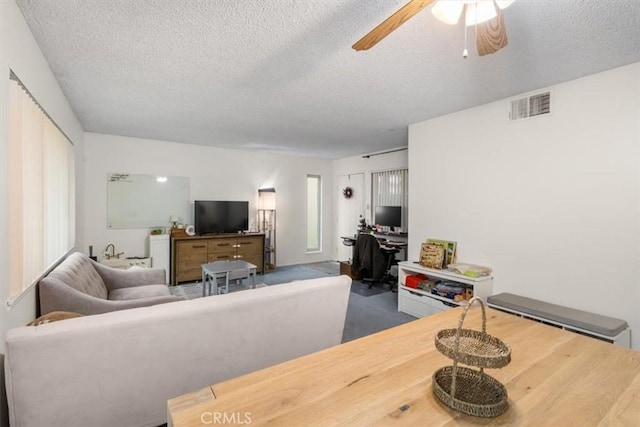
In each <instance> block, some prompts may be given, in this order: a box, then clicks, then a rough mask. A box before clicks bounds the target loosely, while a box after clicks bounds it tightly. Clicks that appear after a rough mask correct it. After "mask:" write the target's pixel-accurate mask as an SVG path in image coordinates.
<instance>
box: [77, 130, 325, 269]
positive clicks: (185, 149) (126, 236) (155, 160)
mask: <svg viewBox="0 0 640 427" xmlns="http://www.w3.org/2000/svg"><path fill="white" fill-rule="evenodd" d="M84 160H85V162H84V184H85V198H84V200H85V203H84V211H83V215H84V218H85V230H84V237H85V238H84V243H83V247H82V251H83V252H85V253H86V252H88V245H93V246H94V251H97V253H98V254H101V253H102V251H103V250H104V248H105V246H106V245H107V244H109V243H113V244H115V246H116V250H117V251H118V252H122V251H124V252H125V253H126V255H127V256H140V255H146V254H148V246H147V245H148V233H149V230H148V229H120V230H113V229H107V174H109V173H131V174H150V175H166V176H182V177H188V178H190V181H191V194H190V200H191V203H192V204H193V201H194V200H247V201H249V215H250V222H256V221H257V219H256V218H257V213H256V209H257V199H258V189H259V188H262V187H274V188H275V189H276V203H277V206H276V207H277V210H276V212H277V224H276V233H277V234H276V245H277V247H276V261H277V264H278V265H281V266H282V265H290V264H300V263H308V262H316V261H324V260H327V259H330V258H331V252H332V249H333V246H332V242H331V238H330V236H331V235H332V227H331V221H330V218H331V215H332V199H331V197H330V195H331V188H332V187H333V185H332V180H333V177H332V169H331V166H332V162H331V161H330V160H325V159H310V158H303V157H294V156H284V155H276V154H265V153H259V152H254V151H241V150H230V149H222V148H213V147H205V146H200V145H191V144H177V143H173V142H164V141H156V140H147V139H139V138H128V137H120V136H112V135H102V134H93V133H87V134H85V159H84ZM307 174H317V175H321V176H322V181H323V212H324V217H323V221H324V230H323V236H322V237H323V243H324V245H323V251H322V252H320V253H313V254H307V253H306V175H307ZM191 215H192V216H191V218H189V221H188V223H190V224H192V223H193V206H191Z"/></svg>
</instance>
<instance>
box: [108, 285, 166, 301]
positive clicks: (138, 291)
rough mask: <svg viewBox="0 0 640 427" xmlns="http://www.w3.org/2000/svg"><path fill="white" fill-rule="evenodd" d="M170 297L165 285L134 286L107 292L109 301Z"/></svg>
mask: <svg viewBox="0 0 640 427" xmlns="http://www.w3.org/2000/svg"><path fill="white" fill-rule="evenodd" d="M168 295H171V291H170V290H169V287H168V286H167V285H147V286H134V287H131V288H120V289H114V290H113V291H111V292H109V297H108V299H109V300H110V301H126V300H132V299H140V298H150V297H163V296H168Z"/></svg>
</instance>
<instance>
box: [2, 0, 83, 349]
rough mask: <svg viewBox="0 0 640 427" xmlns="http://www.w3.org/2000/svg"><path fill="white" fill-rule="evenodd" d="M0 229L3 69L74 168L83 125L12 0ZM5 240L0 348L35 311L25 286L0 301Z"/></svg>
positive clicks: (6, 29)
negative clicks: (53, 130) (50, 123)
mask: <svg viewBox="0 0 640 427" xmlns="http://www.w3.org/2000/svg"><path fill="white" fill-rule="evenodd" d="M0 24H1V25H0V31H1V33H0V183H1V184H0V227H1V229H0V234H1V235H3V236H6V235H7V234H8V229H9V227H10V226H11V224H9V220H8V201H7V200H8V199H7V191H8V185H9V182H8V180H7V175H6V174H7V161H8V160H7V147H8V144H9V141H8V134H7V128H8V105H9V104H8V90H9V70H10V69H11V70H13V72H14V73H15V74H16V75H17V76H18V77H19V78H20V80H21V81H22V82H23V83H24V84H25V86H27V88H28V89H29V91H30V92H31V93H32V94H33V96H34V97H35V98H36V100H37V101H38V102H39V103H40V104H41V105H42V107H43V108H44V109H45V111H46V112H47V113H48V114H49V115H50V116H51V117H52V118H53V120H54V121H55V122H56V123H57V124H58V126H60V128H61V129H62V130H63V131H64V132H65V133H66V134H67V136H68V137H69V138H70V139H71V140H72V141H73V143H74V146H75V153H76V161H77V164H78V167H77V168H76V169H77V174H79V173H80V171H81V160H82V150H83V139H84V133H83V130H82V128H81V126H80V124H79V122H78V120H77V119H76V117H75V115H74V113H73V111H72V110H71V107H70V106H69V104H68V102H67V100H66V98H65V97H64V95H63V94H62V91H61V89H60V87H59V86H58V83H57V81H56V80H55V77H54V76H53V73H52V72H51V70H50V68H49V65H48V64H47V62H46V60H45V58H44V55H42V52H41V51H40V48H39V47H38V45H37V43H36V41H35V39H34V38H33V35H32V34H31V31H30V30H29V27H28V26H27V24H26V22H25V21H24V18H23V16H22V13H21V12H20V10H19V9H18V7H17V6H16V4H15V3H14V1H13V0H3V1H0ZM77 181H79V182H78V183H77V203H78V206H81V205H82V182H81V180H80V179H77ZM77 221H78V222H77V228H76V234H77V236H78V237H77V238H78V240H81V239H82V227H81V224H82V216H81V215H77ZM8 243H9V242H7V240H6V239H0V283H2V286H0V301H1V302H2V308H1V309H0V316H1V318H2V322H1V324H2V337H3V339H2V340H1V341H0V351H4V335H5V334H6V331H7V330H8V329H9V328H10V327H13V326H17V325H23V324H24V323H26V322H28V321H30V320H32V319H33V318H34V315H35V302H36V301H35V292H34V290H31V291H30V292H29V293H28V294H26V295H25V296H24V297H23V298H22V299H20V301H19V302H17V303H16V304H15V305H14V306H13V307H11V309H8V308H7V306H6V304H5V301H6V300H7V298H8V289H7V288H8V286H6V284H7V283H8V265H7V263H8V260H9V256H8V253H9V250H10V249H9V245H8Z"/></svg>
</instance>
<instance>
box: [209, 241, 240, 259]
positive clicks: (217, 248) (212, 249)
mask: <svg viewBox="0 0 640 427" xmlns="http://www.w3.org/2000/svg"><path fill="white" fill-rule="evenodd" d="M207 247H208V252H209V255H211V254H220V253H222V254H234V253H235V252H236V241H235V239H220V240H214V241H211V242H208V243H207Z"/></svg>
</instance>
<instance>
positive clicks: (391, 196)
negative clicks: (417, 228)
mask: <svg viewBox="0 0 640 427" xmlns="http://www.w3.org/2000/svg"><path fill="white" fill-rule="evenodd" d="M371 191H372V195H371V202H372V203H371V209H372V211H373V212H375V208H376V206H401V207H402V228H403V229H404V230H406V229H407V225H408V221H407V218H408V215H407V214H408V210H409V170H408V169H396V170H389V171H382V172H373V173H372V174H371ZM371 217H372V218H373V215H372V216H371Z"/></svg>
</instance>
